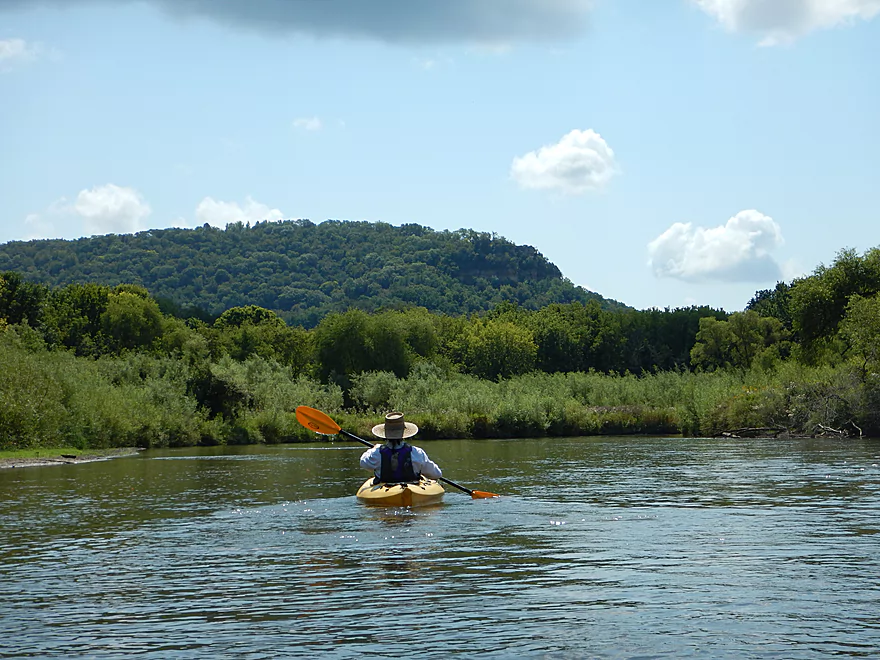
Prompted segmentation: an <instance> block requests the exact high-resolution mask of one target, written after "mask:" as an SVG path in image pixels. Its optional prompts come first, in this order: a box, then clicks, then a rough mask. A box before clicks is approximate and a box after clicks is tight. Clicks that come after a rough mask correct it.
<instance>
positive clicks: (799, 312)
mask: <svg viewBox="0 0 880 660" xmlns="http://www.w3.org/2000/svg"><path fill="white" fill-rule="evenodd" d="M878 292H880V249H878V248H874V249H872V250H868V251H867V252H866V253H865V254H864V255H863V256H859V255H858V254H857V253H856V251H855V250H852V249H848V250H841V251H840V252H839V253H838V255H837V258H836V259H835V261H834V263H833V264H832V265H831V266H830V267H826V266H819V267H818V268H816V270H815V271H814V272H813V274H812V275H810V276H808V277H804V278H801V279H799V280H795V282H794V283H793V284H792V288H791V302H790V310H791V316H792V328H793V330H794V332H795V333H796V336H797V338H798V340H799V341H800V343H801V346H802V348H803V356H804V358H805V359H806V360H807V361H810V362H815V361H816V360H817V359H818V356H819V354H820V353H821V349H822V348H823V346H826V345H827V344H828V343H829V342H830V340H832V339H833V337H834V336H835V335H836V333H837V329H838V325H839V324H840V321H841V320H842V319H843V316H844V314H845V312H846V306H847V304H848V303H849V300H850V298H851V297H852V296H854V295H859V296H863V297H870V296H873V295H874V294H876V293H878Z"/></svg>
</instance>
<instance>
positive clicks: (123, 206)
mask: <svg viewBox="0 0 880 660" xmlns="http://www.w3.org/2000/svg"><path fill="white" fill-rule="evenodd" d="M73 210H74V211H75V212H76V214H77V215H79V216H80V217H81V218H82V219H83V222H84V226H85V230H86V234H91V235H94V234H130V233H134V232H137V231H141V230H142V229H147V227H146V226H145V225H144V224H143V221H144V220H145V219H146V218H147V217H148V216H149V215H150V213H152V209H151V208H150V205H149V204H147V202H146V201H145V200H144V198H143V197H142V196H141V194H140V193H139V192H138V191H137V190H135V189H134V188H124V187H121V186H117V185H114V184H112V183H107V184H105V185H103V186H95V187H94V188H92V189H91V190H81V191H80V193H79V195H77V197H76V202H74V204H73Z"/></svg>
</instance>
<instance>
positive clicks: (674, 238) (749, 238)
mask: <svg viewBox="0 0 880 660" xmlns="http://www.w3.org/2000/svg"><path fill="white" fill-rule="evenodd" d="M782 243H783V239H782V230H781V229H780V228H779V225H778V224H776V222H774V220H773V218H771V217H769V216H766V215H764V214H763V213H760V212H759V211H755V210H753V209H752V210H748V211H740V212H739V213H737V214H736V215H735V216H733V217H732V218H730V219H729V220H728V221H727V224H724V225H721V226H719V227H712V228H710V229H706V228H704V227H694V226H693V225H692V224H691V223H689V222H687V223H682V222H676V223H675V224H674V225H672V226H671V227H670V228H669V229H667V230H666V231H665V232H663V233H662V234H660V236H658V237H657V238H655V239H654V240H653V241H651V242H650V243H649V244H648V252H649V254H650V257H651V258H650V260H649V262H648V264H649V265H650V266H651V268H652V269H653V270H654V275H656V276H657V277H671V278H675V279H679V280H684V281H687V282H707V281H716V282H772V281H778V280H780V279H782V275H783V273H782V269H781V268H780V266H779V264H778V263H777V262H776V261H775V260H774V259H773V257H772V256H771V255H770V252H771V250H773V249H774V248H776V247H779V246H780V245H782Z"/></svg>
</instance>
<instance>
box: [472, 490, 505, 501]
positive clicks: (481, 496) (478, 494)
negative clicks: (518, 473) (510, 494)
mask: <svg viewBox="0 0 880 660" xmlns="http://www.w3.org/2000/svg"><path fill="white" fill-rule="evenodd" d="M471 497H472V498H474V499H475V500H485V499H487V498H489V497H501V495H496V494H495V493H487V492H486V491H485V490H472V491H471Z"/></svg>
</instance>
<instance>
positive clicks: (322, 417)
mask: <svg viewBox="0 0 880 660" xmlns="http://www.w3.org/2000/svg"><path fill="white" fill-rule="evenodd" d="M296 421H298V422H299V423H300V424H302V425H303V426H305V427H306V428H307V429H311V430H312V431H314V432H315V433H320V434H321V435H336V434H337V433H339V431H341V430H342V429H341V428H340V426H339V424H337V423H336V422H334V421H333V420H332V419H331V418H330V417H329V416H328V415H326V414H325V413H322V412H321V411H320V410H317V409H315V408H309V407H308V406H299V407H298V408H297V409H296Z"/></svg>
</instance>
